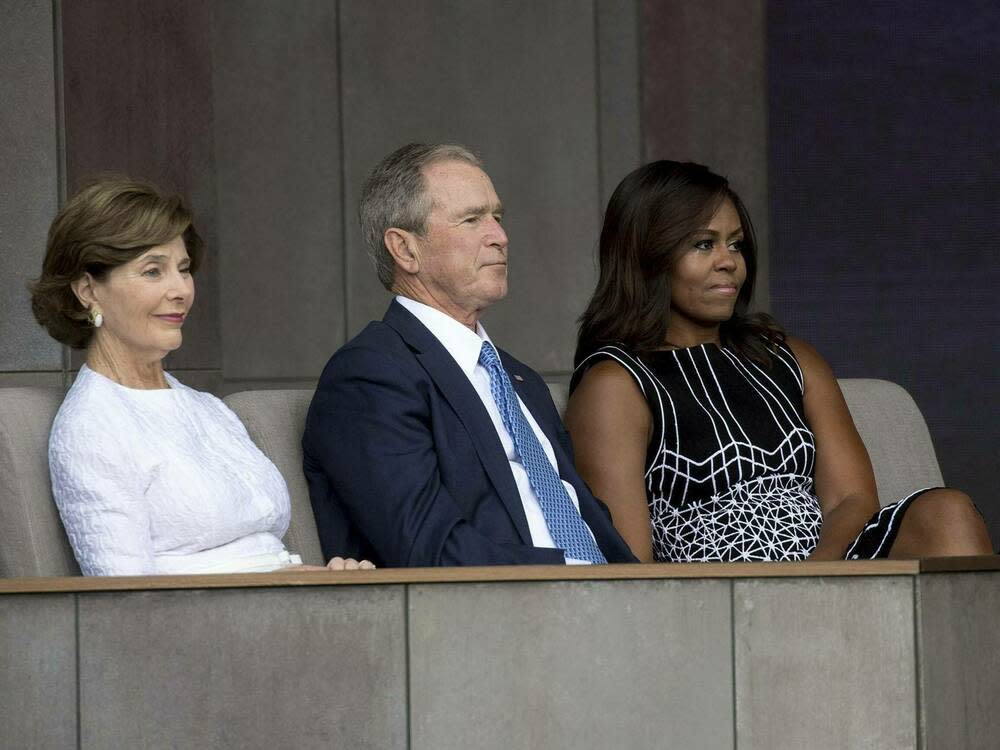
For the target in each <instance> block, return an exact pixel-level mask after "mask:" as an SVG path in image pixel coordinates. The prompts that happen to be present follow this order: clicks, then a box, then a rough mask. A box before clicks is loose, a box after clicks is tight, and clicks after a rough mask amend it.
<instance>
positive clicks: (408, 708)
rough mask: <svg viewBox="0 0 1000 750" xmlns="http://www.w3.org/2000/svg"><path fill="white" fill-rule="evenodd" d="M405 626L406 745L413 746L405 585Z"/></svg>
mask: <svg viewBox="0 0 1000 750" xmlns="http://www.w3.org/2000/svg"><path fill="white" fill-rule="evenodd" d="M403 626H404V629H405V632H406V637H405V639H404V643H403V648H404V654H405V655H406V660H405V661H406V747H407V748H412V747H413V735H412V725H413V723H412V719H411V711H412V707H411V705H410V696H411V695H412V694H413V684H412V677H411V674H410V635H411V634H410V587H409V586H403Z"/></svg>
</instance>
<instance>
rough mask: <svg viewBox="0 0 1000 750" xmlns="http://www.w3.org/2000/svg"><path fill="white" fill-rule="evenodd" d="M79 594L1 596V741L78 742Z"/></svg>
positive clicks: (40, 745) (43, 748)
mask: <svg viewBox="0 0 1000 750" xmlns="http://www.w3.org/2000/svg"><path fill="white" fill-rule="evenodd" d="M73 598H74V595H73V594H63V595H55V594H53V595H44V594H43V595H39V594H27V595H23V596H12V595H5V596H3V597H0V696H2V698H3V700H0V746H2V747H4V748H32V750H47V749H48V748H52V750H64V748H72V747H77V738H76V719H77V716H76V712H77V693H76V690H77V682H76V606H75V604H74V602H73Z"/></svg>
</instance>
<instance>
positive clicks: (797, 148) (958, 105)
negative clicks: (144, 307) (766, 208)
mask: <svg viewBox="0 0 1000 750" xmlns="http://www.w3.org/2000/svg"><path fill="white" fill-rule="evenodd" d="M998 35H1000V6H997V5H996V3H993V2H986V1H984V0H979V1H970V0H963V1H962V2H956V3H931V2H917V3H913V2H903V1H902V0H898V1H896V2H877V3H868V2H865V3H861V2H851V3H846V4H844V3H827V2H820V1H819V0H812V1H806V0H802V1H800V2H797V3H779V2H773V3H770V4H769V16H768V49H769V82H770V103H769V121H770V188H771V206H772V217H771V238H772V241H771V262H772V271H771V279H772V284H771V297H772V303H773V309H774V312H775V313H776V314H777V315H778V317H779V319H781V320H782V321H783V322H784V323H785V324H786V325H787V327H788V328H789V329H790V330H791V331H792V332H793V333H796V334H798V335H801V336H803V337H804V338H806V339H808V340H811V341H812V342H813V343H814V344H815V345H816V346H817V348H818V349H819V350H820V351H821V352H822V353H824V354H825V355H826V356H827V357H828V359H829V360H830V361H831V363H832V365H833V367H834V369H835V371H836V372H837V374H838V375H840V376H842V377H876V378H886V379H889V380H893V381H896V382H898V383H900V384H901V385H903V386H904V387H905V388H906V389H907V390H909V391H910V393H911V394H912V395H913V396H914V398H915V399H916V401H917V403H918V404H919V406H920V407H921V409H922V410H923V412H924V415H925V417H926V418H927V421H928V424H929V426H930V430H931V435H932V437H933V439H934V442H935V446H936V449H937V452H938V458H939V460H940V462H941V467H942V471H943V473H944V477H945V480H946V481H947V482H948V483H949V484H950V485H952V486H955V487H957V488H960V489H964V490H966V491H967V492H969V493H970V494H971V495H972V496H973V498H974V499H976V501H977V502H978V503H979V505H980V507H981V508H982V509H983V511H984V514H985V515H986V516H987V519H988V520H989V521H990V522H991V531H992V534H993V538H994V542H996V541H997V540H1000V497H998V496H997V493H996V490H995V487H996V481H995V477H996V471H995V464H996V455H997V447H996V446H997V445H998V443H1000V409H998V403H1000V399H998V398H997V392H998V390H1000V375H998V372H1000V348H998V347H997V345H996V343H995V341H994V339H995V337H996V336H997V334H998V333H1000V312H998V306H997V303H996V291H997V288H998V287H1000V270H998V269H1000V266H998V264H997V260H998V258H1000V256H998V252H997V248H996V241H995V231H994V227H995V225H996V220H997V216H998V214H1000V137H998V133H1000V83H998V82H1000V56H998V55H997V54H996V39H997V36H998Z"/></svg>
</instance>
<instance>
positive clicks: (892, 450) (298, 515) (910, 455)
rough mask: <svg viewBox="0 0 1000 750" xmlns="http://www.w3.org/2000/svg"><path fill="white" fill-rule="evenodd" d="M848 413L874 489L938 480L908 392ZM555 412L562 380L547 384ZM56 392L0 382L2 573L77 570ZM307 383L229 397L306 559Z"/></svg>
mask: <svg viewBox="0 0 1000 750" xmlns="http://www.w3.org/2000/svg"><path fill="white" fill-rule="evenodd" d="M840 385H841V388H842V389H843V391H844V395H845V397H846V398H847V403H848V406H849V407H850V409H851V414H852V415H853V417H854V421H855V423H856V424H857V426H858V430H859V432H860V433H861V437H862V439H863V440H864V442H865V445H866V446H867V448H868V452H869V454H870V455H871V459H872V465H873V466H874V467H875V477H876V479H877V481H878V490H879V496H880V497H881V498H882V500H883V502H891V501H893V500H896V499H898V498H900V497H902V496H903V495H905V494H907V493H908V492H911V491H913V490H915V489H919V488H921V487H926V486H930V485H939V484H942V479H941V470H940V468H939V467H938V462H937V458H936V456H935V454H934V447H933V444H932V443H931V438H930V434H929V433H928V431H927V425H926V423H925V422H924V418H923V416H922V415H921V413H920V410H919V409H918V408H917V405H916V404H915V403H914V401H913V399H912V398H910V395H909V394H908V393H907V392H906V391H905V390H903V389H902V388H900V387H899V386H898V385H895V384H894V383H889V382H887V381H884V380H867V379H858V380H841V381H840ZM549 388H550V390H551V391H552V396H553V398H554V400H555V401H556V404H557V406H558V407H559V409H560V411H562V409H563V408H564V406H565V403H566V387H565V386H564V385H550V386H549ZM62 396H63V394H62V392H61V391H59V390H56V389H43V388H0V577H4V578H10V577H21V576H59V575H76V574H78V573H79V569H78V568H77V565H76V562H75V560H74V559H73V554H72V551H71V550H70V548H69V544H68V542H67V540H66V535H65V533H64V532H63V529H62V524H61V522H60V520H59V514H58V512H57V510H56V508H55V504H54V503H53V502H52V495H51V487H50V483H49V473H48V465H47V446H48V436H49V428H50V426H51V424H52V420H53V418H54V417H55V414H56V411H57V410H58V408H59V404H60V403H61V402H62ZM311 398H312V393H311V392H310V391H304V390H272V391H245V392H242V393H234V394H232V395H230V396H227V397H226V399H225V401H226V403H227V404H228V405H229V406H230V408H232V409H233V411H235V412H236V413H237V414H238V415H239V417H240V419H242V420H243V423H244V424H245V425H246V426H247V430H248V431H249V433H250V436H251V437H252V438H253V439H254V441H255V442H256V443H257V445H258V446H260V448H261V450H262V451H264V453H266V454H267V455H268V457H269V458H270V459H271V460H272V461H274V463H275V464H276V465H277V467H278V469H279V470H280V471H281V473H282V475H284V477H285V480H286V481H287V482H288V488H289V491H290V493H291V497H292V521H291V526H290V528H289V530H288V534H287V535H286V536H285V543H286V545H287V546H288V547H289V549H292V550H294V551H296V552H298V553H299V554H301V555H302V557H303V560H304V561H305V562H310V563H320V562H321V553H320V546H319V540H318V538H317V534H316V525H315V523H314V521H313V516H312V509H311V507H310V504H309V494H308V491H307V489H306V482H305V478H304V477H303V475H302V447H301V440H300V439H301V435H302V428H303V425H304V423H305V414H306V410H307V409H308V408H309V401H310V399H311Z"/></svg>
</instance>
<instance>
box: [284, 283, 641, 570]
mask: <svg viewBox="0 0 1000 750" xmlns="http://www.w3.org/2000/svg"><path fill="white" fill-rule="evenodd" d="M500 357H501V360H502V362H503V365H504V367H505V368H506V369H507V372H508V374H509V375H510V376H511V382H512V383H513V385H514V388H515V390H516V391H517V393H518V395H519V396H520V397H521V400H522V401H523V402H524V403H525V405H526V406H527V407H528V409H529V410H530V411H531V414H532V416H534V418H535V420H536V421H537V422H538V424H539V426H540V427H541V428H542V430H543V431H544V432H545V434H546V436H547V437H548V439H549V441H550V442H551V443H552V448H553V450H554V451H555V455H556V459H557V462H558V465H559V475H560V476H561V477H562V478H563V479H564V480H566V481H567V482H569V483H570V484H571V485H572V486H573V487H574V488H575V489H576V493H577V497H578V498H579V501H580V512H581V514H582V516H583V518H584V520H585V521H586V522H587V524H588V525H589V526H590V529H591V531H592V532H593V533H594V537H595V538H596V540H597V543H598V545H599V546H600V548H601V550H602V551H603V552H604V555H605V557H606V558H607V559H608V561H609V562H635V561H636V560H635V557H634V556H633V555H632V553H631V551H630V550H629V548H628V546H627V545H626V544H625V542H624V541H623V540H622V538H621V537H620V536H619V535H618V532H617V531H616V530H615V528H614V526H612V524H611V515H610V513H608V509H607V508H606V507H605V506H604V504H603V503H601V502H600V501H599V500H597V499H596V498H595V497H594V496H593V495H592V494H591V492H590V490H589V489H588V488H587V486H586V485H585V484H584V482H583V480H582V479H581V478H580V476H579V475H578V474H577V473H576V469H575V468H574V467H573V455H572V446H571V443H570V440H569V434H568V433H567V432H566V430H565V428H564V427H563V425H562V421H561V420H560V419H559V413H558V412H557V411H556V408H555V405H554V404H553V403H552V398H551V396H550V395H549V391H548V388H547V387H546V385H545V383H544V382H543V381H542V379H541V378H540V377H539V376H538V374H537V373H535V372H534V371H532V370H531V369H529V368H528V367H526V366H525V365H523V364H521V363H520V362H518V361H517V360H515V359H514V358H512V357H510V356H508V355H507V354H506V353H504V352H503V351H501V352H500ZM518 376H519V377H518ZM302 447H303V452H304V468H305V475H306V480H307V481H308V484H309V495H310V499H311V501H312V507H313V512H314V514H315V516H316V527H317V529H318V530H319V536H320V541H321V543H322V546H323V553H324V555H325V556H326V557H327V558H330V557H333V556H334V555H341V556H345V557H346V556H351V557H357V558H362V557H365V558H368V559H370V560H372V561H373V562H375V563H376V564H378V565H383V566H389V567H402V566H433V565H507V564H516V563H535V564H545V563H557V564H558V563H562V562H564V559H565V558H564V556H563V552H562V550H559V549H545V548H540V547H534V546H532V543H531V534H530V532H529V530H528V521H527V519H526V517H525V515H524V506H523V505H522V503H521V496H520V494H519V493H518V491H517V485H516V484H515V482H514V476H513V474H512V473H511V471H510V466H509V464H508V461H507V456H506V453H505V452H504V449H503V446H502V445H501V443H500V438H499V437H498V435H497V433H496V429H495V428H494V426H493V422H492V421H491V420H490V416H489V413H488V412H487V411H486V409H485V408H484V407H483V404H482V401H481V400H480V399H479V395H478V394H477V393H476V390H475V388H473V386H472V384H471V383H470V382H469V379H468V378H467V377H466V376H465V374H464V373H463V372H462V370H461V368H459V366H458V364H457V363H456V362H455V360H454V359H453V358H452V357H451V355H450V354H449V353H448V351H447V350H446V349H445V348H444V346H442V344H441V343H440V342H439V341H438V340H437V338H435V336H434V335H433V334H432V333H431V332H430V331H429V330H427V328H426V327H425V326H424V325H423V324H422V323H421V322H420V321H419V320H417V318H416V317H414V316H413V315H412V314H411V313H410V312H409V311H407V310H406V309H405V308H404V307H403V306H402V305H400V304H399V303H397V302H395V301H394V302H393V303H392V304H391V305H390V306H389V310H388V312H386V314H385V317H384V318H383V320H382V321H381V322H373V323H370V324H369V325H368V327H367V328H365V330H364V331H362V332H361V333H360V334H358V335H357V336H356V337H355V338H354V339H352V340H351V341H349V342H348V343H347V344H345V345H344V346H343V347H342V348H341V349H340V350H339V351H338V352H337V353H336V354H334V355H333V357H331V358H330V361H329V363H327V366H326V368H325V370H324V371H323V375H322V376H321V377H320V381H319V385H318V386H317V388H316V394H315V396H314V397H313V400H312V404H311V405H310V407H309V414H308V416H307V418H306V429H305V434H304V435H303V437H302Z"/></svg>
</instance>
